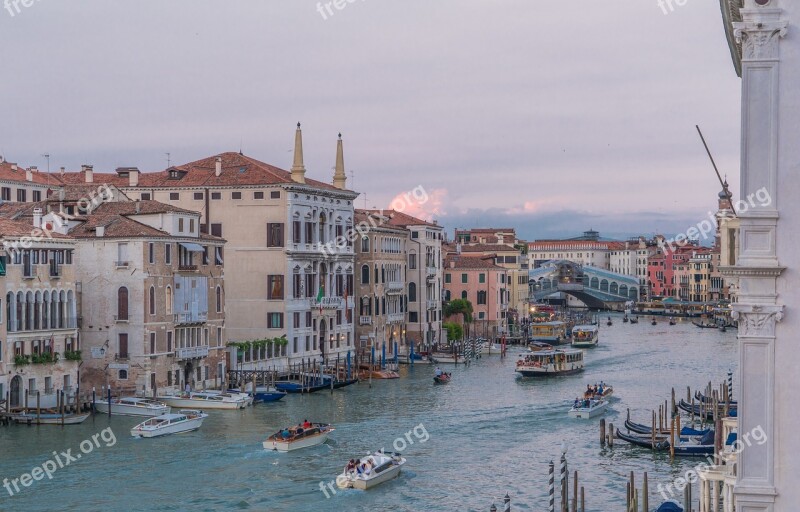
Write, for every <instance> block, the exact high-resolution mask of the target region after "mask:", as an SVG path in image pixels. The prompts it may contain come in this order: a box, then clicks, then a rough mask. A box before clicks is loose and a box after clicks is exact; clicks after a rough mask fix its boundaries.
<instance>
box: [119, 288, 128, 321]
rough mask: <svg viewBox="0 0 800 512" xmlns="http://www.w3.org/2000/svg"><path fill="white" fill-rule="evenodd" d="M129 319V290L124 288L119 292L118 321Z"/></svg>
mask: <svg viewBox="0 0 800 512" xmlns="http://www.w3.org/2000/svg"><path fill="white" fill-rule="evenodd" d="M127 319H128V289H127V288H125V287H124V286H122V287H120V289H119V290H117V320H127Z"/></svg>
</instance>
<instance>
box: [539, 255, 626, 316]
mask: <svg viewBox="0 0 800 512" xmlns="http://www.w3.org/2000/svg"><path fill="white" fill-rule="evenodd" d="M559 292H562V293H566V294H569V295H572V296H573V297H575V298H577V299H579V300H581V301H582V302H583V303H584V304H586V305H587V306H589V307H591V308H607V307H609V306H611V305H613V304H618V303H620V302H626V301H629V300H631V301H634V302H635V301H637V300H638V299H639V280H638V279H636V278H635V277H633V276H627V275H624V274H617V273H616V272H611V271H608V270H603V269H601V268H597V267H592V266H589V265H586V266H583V265H579V264H577V263H575V262H572V261H567V260H552V261H548V262H547V263H544V264H543V265H542V266H540V267H539V268H535V269H532V270H530V271H529V272H528V298H529V299H530V300H531V302H538V301H540V300H542V299H544V298H545V297H548V296H550V295H553V294H555V293H559Z"/></svg>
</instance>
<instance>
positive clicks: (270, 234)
mask: <svg viewBox="0 0 800 512" xmlns="http://www.w3.org/2000/svg"><path fill="white" fill-rule="evenodd" d="M267 247H283V223H282V222H269V223H267Z"/></svg>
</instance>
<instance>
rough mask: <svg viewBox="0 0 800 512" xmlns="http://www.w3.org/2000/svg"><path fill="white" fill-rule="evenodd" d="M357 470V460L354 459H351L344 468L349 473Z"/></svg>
mask: <svg viewBox="0 0 800 512" xmlns="http://www.w3.org/2000/svg"><path fill="white" fill-rule="evenodd" d="M355 470H356V461H355V460H354V459H350V462H348V463H347V466H345V468H344V472H345V473H347V474H348V475H349V474H350V473H352V472H353V471H355Z"/></svg>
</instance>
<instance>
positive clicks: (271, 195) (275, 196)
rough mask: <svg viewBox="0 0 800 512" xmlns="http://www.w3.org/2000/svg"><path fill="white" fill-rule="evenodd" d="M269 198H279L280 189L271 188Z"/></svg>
mask: <svg viewBox="0 0 800 512" xmlns="http://www.w3.org/2000/svg"><path fill="white" fill-rule="evenodd" d="M269 198H270V199H280V198H281V191H280V190H273V191H272V192H270V193H269Z"/></svg>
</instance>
